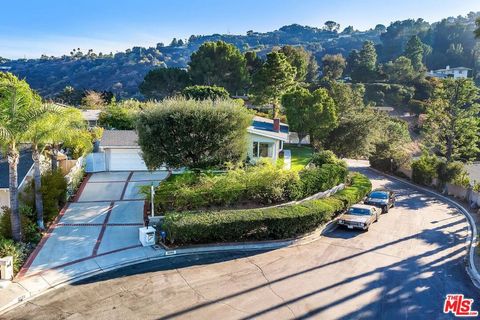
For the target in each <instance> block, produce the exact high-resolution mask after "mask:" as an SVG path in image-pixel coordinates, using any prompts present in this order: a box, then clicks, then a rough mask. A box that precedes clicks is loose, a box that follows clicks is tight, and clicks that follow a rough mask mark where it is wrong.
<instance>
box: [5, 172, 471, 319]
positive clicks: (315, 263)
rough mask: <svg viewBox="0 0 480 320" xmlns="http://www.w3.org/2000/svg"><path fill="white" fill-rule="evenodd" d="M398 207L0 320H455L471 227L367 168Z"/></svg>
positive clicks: (140, 274) (128, 279) (108, 278)
mask: <svg viewBox="0 0 480 320" xmlns="http://www.w3.org/2000/svg"><path fill="white" fill-rule="evenodd" d="M358 170H360V171H362V172H364V173H366V174H368V176H369V177H370V178H371V179H372V183H373V184H374V187H380V186H384V187H388V188H390V189H392V190H394V191H395V192H396V193H397V195H398V198H397V205H396V207H395V208H393V209H391V210H390V212H389V213H387V214H383V215H382V216H381V218H380V220H379V222H377V223H375V224H373V225H372V226H371V228H370V231H368V232H363V231H351V230H345V229H343V228H336V229H333V230H332V231H330V232H329V233H327V234H325V235H324V236H322V237H321V238H320V239H318V240H316V241H313V242H311V243H308V244H304V245H296V246H291V247H287V248H283V249H279V250H274V251H269V252H257V253H252V252H250V253H238V254H232V253H228V254H226V253H224V254H215V255H197V256H191V257H173V258H171V259H167V260H159V261H157V262H154V263H152V262H149V263H144V264H139V265H136V266H132V267H127V268H124V269H120V270H116V271H112V272H109V273H105V274H102V275H99V276H96V277H93V278H90V279H87V280H83V281H81V282H79V283H75V284H70V285H67V286H64V287H62V288H60V289H57V290H55V291H52V292H49V293H46V294H44V295H42V296H40V297H38V298H36V299H33V300H31V301H29V302H27V303H25V304H24V305H22V306H20V307H17V308H16V309H13V310H11V311H10V312H8V313H6V314H4V315H2V316H0V318H2V319H172V318H177V319H251V318H256V319H293V318H295V319H306V318H315V319H451V318H453V315H451V314H449V315H445V314H443V312H442V308H443V303H444V299H445V296H446V294H448V293H461V294H464V295H465V297H467V298H473V299H475V303H474V305H473V309H474V310H480V304H479V299H480V295H479V293H478V289H476V288H475V287H474V285H473V284H472V282H471V280H470V278H469V277H468V275H467V273H466V271H465V257H466V239H467V234H468V225H467V222H466V219H465V217H464V216H463V215H462V214H460V213H459V212H457V211H456V210H455V209H454V208H452V207H450V206H449V205H447V204H445V203H444V202H442V201H440V200H438V199H436V198H434V197H431V196H428V195H426V194H423V193H421V192H419V191H417V190H415V189H413V188H411V187H408V186H407V185H404V184H402V183H400V182H396V181H393V180H390V179H387V178H385V177H383V176H380V175H378V174H376V173H374V172H373V171H370V170H369V169H367V168H359V169H358Z"/></svg>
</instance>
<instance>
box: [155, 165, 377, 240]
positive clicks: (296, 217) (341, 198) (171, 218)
mask: <svg viewBox="0 0 480 320" xmlns="http://www.w3.org/2000/svg"><path fill="white" fill-rule="evenodd" d="M371 187H372V185H371V183H370V181H369V180H368V178H367V177H365V176H363V175H361V174H359V173H355V174H353V176H352V179H351V185H350V186H349V187H347V188H345V189H344V190H342V191H340V192H338V193H337V194H335V195H333V196H331V197H329V198H326V199H320V200H310V201H305V202H303V203H301V204H295V205H289V206H283V207H275V208H263V209H248V210H225V211H217V212H215V211H213V212H179V213H167V215H166V216H165V220H164V223H163V229H164V230H165V231H166V232H167V239H168V240H169V242H170V243H175V244H194V243H212V242H226V241H245V240H273V239H285V238H291V237H295V236H298V235H301V234H303V233H306V232H310V231H313V230H315V229H316V228H317V227H318V226H319V225H321V224H324V223H326V222H328V221H330V220H331V219H332V217H333V216H334V215H335V214H337V213H338V212H340V211H342V210H345V209H346V207H348V206H349V205H351V204H353V203H356V202H358V201H360V200H361V199H362V198H363V197H364V196H365V195H366V194H367V193H368V192H369V191H370V190H371Z"/></svg>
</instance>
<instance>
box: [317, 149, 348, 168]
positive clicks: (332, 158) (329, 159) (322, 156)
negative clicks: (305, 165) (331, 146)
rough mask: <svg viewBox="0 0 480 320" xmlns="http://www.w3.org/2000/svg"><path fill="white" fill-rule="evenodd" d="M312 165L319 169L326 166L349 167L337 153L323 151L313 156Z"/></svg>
mask: <svg viewBox="0 0 480 320" xmlns="http://www.w3.org/2000/svg"><path fill="white" fill-rule="evenodd" d="M311 163H312V164H314V165H315V166H317V167H321V166H323V165H324V164H342V165H344V166H345V167H347V164H346V163H345V162H344V161H342V160H339V159H338V158H337V156H336V155H335V153H333V152H332V151H330V150H322V151H320V152H317V153H315V154H313V156H312V160H311Z"/></svg>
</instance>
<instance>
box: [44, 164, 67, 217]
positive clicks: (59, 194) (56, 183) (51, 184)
mask: <svg viewBox="0 0 480 320" xmlns="http://www.w3.org/2000/svg"><path fill="white" fill-rule="evenodd" d="M41 192H42V197H43V215H44V219H45V221H46V222H49V221H52V220H53V219H54V218H55V217H56V216H57V214H58V211H59V210H60V208H61V207H62V206H63V205H64V204H65V202H66V200H67V181H66V180H65V177H64V176H63V174H62V172H61V171H60V170H57V171H49V172H47V173H45V174H44V175H42V187H41Z"/></svg>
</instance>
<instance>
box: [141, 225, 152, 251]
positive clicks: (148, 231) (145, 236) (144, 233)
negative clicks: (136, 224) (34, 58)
mask: <svg viewBox="0 0 480 320" xmlns="http://www.w3.org/2000/svg"><path fill="white" fill-rule="evenodd" d="M138 237H139V239H140V242H141V243H142V246H144V247H147V246H153V245H155V228H153V227H143V228H139V229H138Z"/></svg>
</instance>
